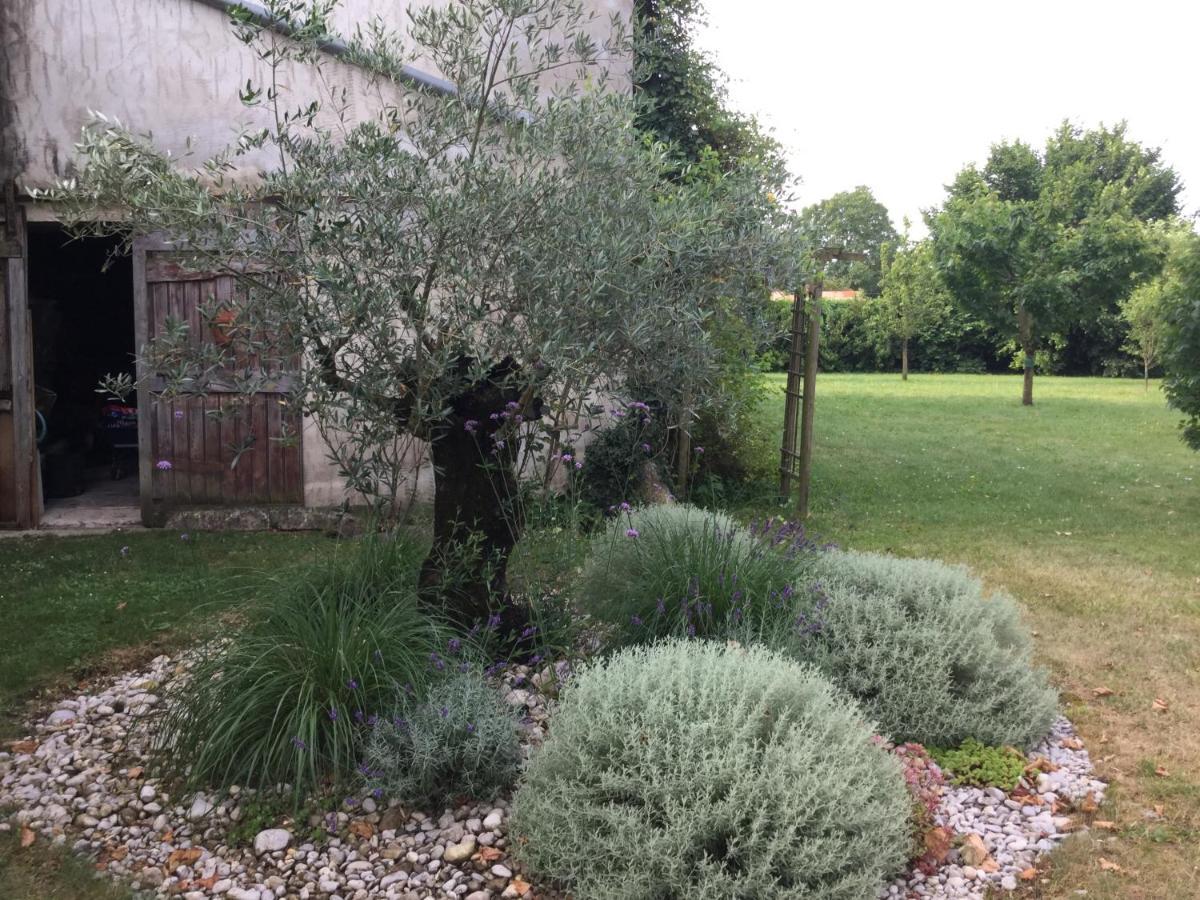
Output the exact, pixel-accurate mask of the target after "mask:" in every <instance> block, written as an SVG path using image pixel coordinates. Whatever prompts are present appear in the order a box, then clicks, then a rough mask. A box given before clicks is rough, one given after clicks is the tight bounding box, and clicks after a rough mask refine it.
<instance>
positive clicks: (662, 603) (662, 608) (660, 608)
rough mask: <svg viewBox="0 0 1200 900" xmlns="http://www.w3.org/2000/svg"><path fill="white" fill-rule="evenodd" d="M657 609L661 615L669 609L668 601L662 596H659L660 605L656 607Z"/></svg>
mask: <svg viewBox="0 0 1200 900" xmlns="http://www.w3.org/2000/svg"><path fill="white" fill-rule="evenodd" d="M655 609H656V610H657V611H658V614H659V615H660V616H661V615H662V614H663V613H665V612H666V611H667V604H666V601H664V600H663V598H662V597H659V598H658V605H657V606H656V607H655Z"/></svg>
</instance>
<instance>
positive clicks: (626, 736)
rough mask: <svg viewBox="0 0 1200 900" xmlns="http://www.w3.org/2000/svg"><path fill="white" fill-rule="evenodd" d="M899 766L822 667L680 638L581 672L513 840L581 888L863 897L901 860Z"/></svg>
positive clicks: (660, 894)
mask: <svg viewBox="0 0 1200 900" xmlns="http://www.w3.org/2000/svg"><path fill="white" fill-rule="evenodd" d="M908 814H909V799H908V794H907V792H906V790H905V787H904V783H903V780H902V777H901V774H900V768H899V764H898V763H897V762H896V760H894V759H893V758H891V757H890V756H889V755H888V754H887V753H886V752H885V751H884V750H882V749H881V748H880V747H879V746H878V745H877V744H876V743H875V742H874V741H873V740H872V730H871V728H870V726H869V725H868V723H867V722H866V720H865V719H864V718H863V716H862V714H861V713H860V712H859V710H858V707H857V705H856V704H854V703H853V702H852V701H851V700H850V699H849V698H847V697H845V696H844V695H842V694H841V693H840V692H838V691H836V689H834V688H833V687H832V686H831V685H830V684H829V683H828V682H827V681H826V680H825V679H824V678H823V677H822V676H821V675H819V674H817V673H816V672H814V671H813V670H811V669H810V668H808V667H805V666H800V665H797V664H796V663H794V662H792V661H789V660H787V659H786V658H784V657H781V656H779V655H777V654H775V653H772V652H771V651H768V650H766V649H763V648H758V647H756V648H751V649H742V648H741V647H740V646H737V645H730V646H726V645H723V644H718V643H714V642H707V641H699V640H693V641H685V640H673V641H668V642H664V643H659V644H655V645H652V646H648V647H646V646H641V647H633V648H629V649H626V650H623V651H620V652H619V653H616V654H615V655H613V656H611V657H609V658H608V659H607V660H606V661H602V662H597V663H594V664H592V665H591V666H589V667H587V668H586V669H584V670H583V671H582V672H581V673H579V674H578V675H576V676H575V677H573V678H572V679H571V680H570V681H568V682H567V684H566V686H565V689H564V691H563V695H562V700H561V705H560V707H559V709H558V711H557V712H556V713H555V718H554V725H553V728H552V729H551V732H550V738H549V740H547V742H546V743H545V745H544V746H543V747H542V749H541V750H540V751H538V752H537V753H536V754H535V755H534V757H533V759H532V760H531V761H530V764H529V768H528V769H527V772H526V777H525V780H524V782H523V783H522V785H521V787H520V788H519V789H518V792H517V795H516V798H515V800H514V803H513V813H512V829H511V832H512V835H513V847H514V850H515V851H516V852H517V853H518V854H519V855H520V858H521V859H522V860H523V861H524V862H525V863H526V864H527V865H528V866H529V867H530V868H531V869H532V870H533V871H535V872H536V873H538V874H540V875H542V876H547V877H552V878H558V879H562V880H563V881H564V882H566V884H567V885H568V886H569V888H570V890H571V893H572V894H573V895H574V896H575V897H577V898H579V900H592V898H596V900H598V898H605V900H651V898H653V900H685V898H687V900H691V898H697V897H743V898H763V900H767V898H777V900H787V898H797V900H799V898H804V900H851V898H853V900H859V898H868V897H874V896H875V892H876V891H877V890H878V888H879V886H880V884H881V883H882V882H883V881H884V879H885V878H886V877H887V876H888V875H890V874H891V873H892V872H894V871H895V870H897V869H898V868H899V867H900V866H901V865H903V863H904V857H905V854H906V852H907V849H908V839H909V838H908Z"/></svg>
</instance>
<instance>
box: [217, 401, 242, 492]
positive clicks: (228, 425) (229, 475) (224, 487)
mask: <svg viewBox="0 0 1200 900" xmlns="http://www.w3.org/2000/svg"><path fill="white" fill-rule="evenodd" d="M217 401H218V402H219V403H220V404H221V409H222V411H223V413H224V418H223V419H222V421H221V452H220V453H219V454H218V456H217V459H219V460H220V461H221V499H222V500H223V501H224V502H226V503H230V502H232V501H233V500H234V498H235V497H237V470H236V469H231V468H230V467H229V462H230V460H231V459H232V458H233V453H232V451H231V450H230V448H231V447H233V446H234V444H236V443H237V434H238V422H237V417H236V416H235V415H234V414H233V413H234V411H233V408H232V407H233V403H232V398H231V397H230V395H229V394H218V395H217Z"/></svg>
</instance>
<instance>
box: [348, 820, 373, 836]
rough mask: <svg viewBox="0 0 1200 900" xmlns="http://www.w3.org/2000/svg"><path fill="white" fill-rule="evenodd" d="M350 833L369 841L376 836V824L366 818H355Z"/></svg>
mask: <svg viewBox="0 0 1200 900" xmlns="http://www.w3.org/2000/svg"><path fill="white" fill-rule="evenodd" d="M350 833H351V834H354V835H357V836H358V837H360V838H362V839H363V840H364V841H369V840H370V839H371V838H372V837H374V836H375V826H374V825H372V824H371V823H370V822H368V821H367V820H366V819H355V820H354V821H353V822H351V823H350Z"/></svg>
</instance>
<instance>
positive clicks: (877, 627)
mask: <svg viewBox="0 0 1200 900" xmlns="http://www.w3.org/2000/svg"><path fill="white" fill-rule="evenodd" d="M814 577H815V578H816V579H817V580H818V581H817V587H816V589H815V590H814V591H813V592H803V593H802V594H800V595H799V596H801V597H804V598H806V599H807V598H810V597H813V596H815V597H816V599H815V600H808V602H809V603H810V604H811V607H810V608H809V609H807V610H806V611H803V612H801V618H802V619H803V621H804V627H802V628H790V629H779V630H777V631H776V632H775V633H774V635H771V636H768V638H767V643H768V644H770V645H772V646H774V647H776V648H777V649H780V650H783V651H785V652H787V653H788V654H789V655H791V656H793V657H795V658H796V659H799V660H801V661H804V662H810V663H812V664H814V665H815V666H817V668H819V669H820V670H821V671H823V672H825V674H827V675H828V676H829V677H830V678H831V679H832V680H833V681H834V682H835V683H836V684H838V685H839V686H840V687H842V688H844V689H845V690H846V691H848V692H849V693H851V694H853V695H854V696H855V697H857V698H858V700H859V702H860V703H862V705H863V709H864V710H865V712H866V714H867V715H868V716H870V717H871V718H872V719H873V720H874V721H875V722H877V723H878V724H879V728H880V731H882V732H883V733H884V734H886V735H887V736H888V737H890V738H891V739H892V740H894V741H897V742H903V741H917V742H919V743H922V744H925V745H927V746H939V747H947V746H958V745H959V744H960V743H962V741H963V740H965V739H966V738H975V739H977V740H979V741H981V742H983V743H984V744H992V745H1005V744H1012V745H1015V746H1018V747H1026V748H1027V747H1029V746H1031V745H1032V744H1034V743H1036V742H1037V741H1038V740H1039V739H1040V738H1042V737H1044V736H1045V735H1046V733H1047V732H1048V731H1049V730H1050V725H1051V723H1052V722H1053V721H1054V718H1055V716H1056V715H1057V714H1058V697H1057V695H1056V693H1055V691H1054V689H1053V688H1051V687H1050V685H1049V683H1048V681H1047V677H1046V673H1045V671H1044V670H1042V669H1040V668H1038V667H1036V666H1034V665H1033V662H1032V653H1031V651H1032V646H1031V641H1030V637H1029V634H1028V632H1027V631H1026V630H1025V627H1024V625H1023V624H1022V622H1021V617H1020V611H1019V610H1018V608H1017V605H1016V603H1015V602H1014V601H1013V600H1012V598H1010V597H1008V596H1006V595H1003V594H988V593H986V592H985V591H984V588H983V585H982V583H980V581H979V579H977V578H975V577H974V576H972V575H971V574H970V573H969V572H968V571H967V569H966V568H964V567H962V566H951V565H947V564H946V563H942V562H938V561H936V560H927V559H897V558H895V557H891V556H883V555H880V554H876V553H857V552H850V551H830V552H827V553H822V554H819V555H818V559H817V561H816V565H815V571H814Z"/></svg>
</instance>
